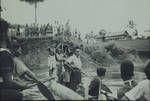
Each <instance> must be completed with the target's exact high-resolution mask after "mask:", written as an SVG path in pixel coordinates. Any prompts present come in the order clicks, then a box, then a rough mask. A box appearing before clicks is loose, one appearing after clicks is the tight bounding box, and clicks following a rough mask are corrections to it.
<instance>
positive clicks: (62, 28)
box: [9, 21, 81, 40]
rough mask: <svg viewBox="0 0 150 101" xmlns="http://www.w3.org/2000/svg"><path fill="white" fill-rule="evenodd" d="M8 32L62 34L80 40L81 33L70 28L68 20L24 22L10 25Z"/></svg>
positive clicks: (30, 34)
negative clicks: (44, 22) (37, 22)
mask: <svg viewBox="0 0 150 101" xmlns="http://www.w3.org/2000/svg"><path fill="white" fill-rule="evenodd" d="M9 32H10V33H11V35H12V36H16V37H41V36H51V37H53V36H59V35H64V36H67V37H72V39H79V40H81V33H80V32H79V31H77V29H74V30H72V29H71V27H70V25H69V21H68V22H67V23H66V24H60V23H59V22H58V21H54V23H47V24H41V25H39V24H31V25H29V24H26V25H11V27H10V28H9Z"/></svg>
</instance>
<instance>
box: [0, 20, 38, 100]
mask: <svg viewBox="0 0 150 101" xmlns="http://www.w3.org/2000/svg"><path fill="white" fill-rule="evenodd" d="M8 27H9V24H8V23H7V22H6V21H5V20H3V19H0V100H18V101H20V100H23V95H22V94H21V92H20V91H21V90H23V89H26V88H27V86H26V85H25V84H23V83H19V82H17V81H15V80H14V79H13V76H14V71H16V72H17V74H18V75H19V76H20V77H25V76H28V77H30V78H35V75H34V74H33V73H32V72H31V71H29V69H28V68H22V67H21V66H20V64H21V65H22V64H23V63H22V62H21V61H20V60H19V59H18V58H17V57H16V56H15V55H14V54H13V52H11V51H12V46H11V42H10V40H9V37H8ZM14 64H16V66H15V65H14ZM24 67H25V66H24Z"/></svg>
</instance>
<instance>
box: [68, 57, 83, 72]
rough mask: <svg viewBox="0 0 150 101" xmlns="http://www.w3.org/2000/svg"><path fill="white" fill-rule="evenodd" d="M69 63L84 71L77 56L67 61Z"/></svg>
mask: <svg viewBox="0 0 150 101" xmlns="http://www.w3.org/2000/svg"><path fill="white" fill-rule="evenodd" d="M67 62H69V63H70V64H72V65H73V66H75V67H76V68H79V69H80V70H81V69H82V63H81V60H80V56H79V57H77V56H76V55H72V56H70V57H69V58H68V59H67Z"/></svg>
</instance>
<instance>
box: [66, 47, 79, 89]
mask: <svg viewBox="0 0 150 101" xmlns="http://www.w3.org/2000/svg"><path fill="white" fill-rule="evenodd" d="M67 63H69V65H70V68H71V73H70V75H68V76H70V78H68V79H70V83H69V88H71V89H72V90H74V91H76V90H77V87H78V86H79V84H81V71H82V62H81V60H80V49H79V47H76V48H75V49H74V52H73V55H72V56H70V57H69V58H68V59H67V60H66V64H67Z"/></svg>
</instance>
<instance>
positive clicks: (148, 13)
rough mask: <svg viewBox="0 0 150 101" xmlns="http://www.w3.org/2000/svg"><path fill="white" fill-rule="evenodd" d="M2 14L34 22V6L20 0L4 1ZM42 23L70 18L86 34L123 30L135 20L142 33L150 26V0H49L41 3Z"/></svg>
mask: <svg viewBox="0 0 150 101" xmlns="http://www.w3.org/2000/svg"><path fill="white" fill-rule="evenodd" d="M1 2H2V7H3V12H2V17H3V18H4V19H6V20H7V21H9V22H11V23H17V24H26V23H28V24H30V23H33V22H34V5H30V4H28V3H25V2H20V0H1ZM37 15H38V23H40V24H44V23H46V24H47V23H48V22H54V20H58V21H59V22H60V23H63V24H64V23H66V21H67V20H68V19H70V25H71V27H72V28H77V29H78V30H79V31H80V32H81V33H82V34H86V33H89V32H91V31H93V32H94V33H97V32H98V31H99V30H101V29H106V30H107V31H109V32H117V31H121V30H123V29H124V28H125V26H127V24H128V21H129V20H134V22H135V23H136V24H137V29H138V31H139V32H140V33H143V31H144V30H149V29H150V0H45V1H44V2H42V3H38V8H37Z"/></svg>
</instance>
